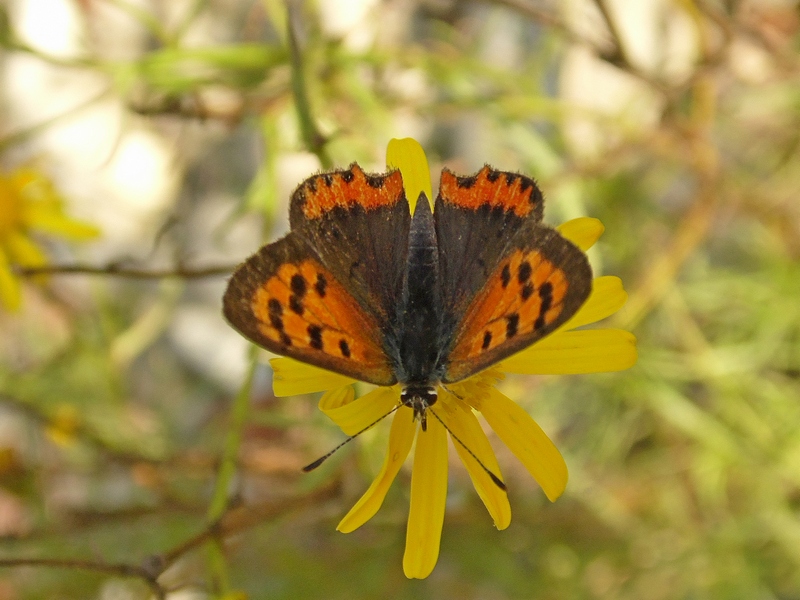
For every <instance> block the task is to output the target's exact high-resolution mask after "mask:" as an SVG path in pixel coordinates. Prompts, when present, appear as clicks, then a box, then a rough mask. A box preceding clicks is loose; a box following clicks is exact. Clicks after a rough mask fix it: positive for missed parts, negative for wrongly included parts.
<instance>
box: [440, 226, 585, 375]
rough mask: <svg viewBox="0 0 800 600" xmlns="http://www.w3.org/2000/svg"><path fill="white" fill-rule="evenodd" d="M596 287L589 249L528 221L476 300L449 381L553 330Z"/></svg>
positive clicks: (454, 349) (453, 354) (460, 330)
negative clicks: (587, 253)
mask: <svg viewBox="0 0 800 600" xmlns="http://www.w3.org/2000/svg"><path fill="white" fill-rule="evenodd" d="M591 286H592V272H591V268H590V267H589V263H588V261H587V259H586V255H585V254H584V253H583V252H581V251H580V250H579V249H578V248H577V247H576V246H574V245H573V244H572V243H571V242H569V241H567V240H566V239H564V238H563V237H562V236H561V235H560V234H559V233H558V232H556V231H555V230H553V229H551V228H549V227H546V226H544V225H541V224H538V223H535V222H529V223H527V224H526V225H525V226H524V227H522V228H521V229H520V230H519V231H517V233H516V234H515V235H514V236H513V237H512V239H511V243H510V244H509V245H508V246H506V249H505V252H504V254H503V255H502V256H501V257H500V258H499V260H498V261H497V263H496V264H495V265H494V268H493V269H492V271H491V273H490V274H489V276H488V277H487V278H486V279H485V280H484V282H483V284H482V285H481V286H480V289H479V291H478V292H477V294H476V295H475V296H474V297H473V298H472V300H471V301H470V303H469V306H468V308H467V309H466V311H465V313H464V316H463V319H462V320H461V321H460V324H459V325H458V326H457V328H456V330H455V334H454V336H453V338H452V342H451V346H450V350H449V353H448V355H447V364H446V370H445V374H444V381H445V382H454V381H460V380H462V379H465V378H466V377H469V376H470V375H472V374H474V373H477V372H478V371H481V370H483V369H485V368H487V367H489V366H491V365H492V364H494V363H496V362H499V361H501V360H502V359H504V358H506V357H508V356H510V355H511V354H514V353H516V352H519V351H520V350H522V349H524V348H526V347H527V346H529V345H531V344H532V343H534V342H535V341H537V340H539V339H541V338H542V337H544V336H546V335H547V334H549V333H551V332H552V331H554V330H555V329H556V328H558V327H559V326H560V325H562V324H563V323H564V322H565V321H566V320H567V319H569V317H571V316H572V315H573V314H575V312H576V311H577V310H578V308H580V306H581V305H582V304H583V303H584V302H585V301H586V298H587V297H588V296H589V292H590V291H591Z"/></svg>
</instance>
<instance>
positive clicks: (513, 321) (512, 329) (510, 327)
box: [506, 313, 519, 339]
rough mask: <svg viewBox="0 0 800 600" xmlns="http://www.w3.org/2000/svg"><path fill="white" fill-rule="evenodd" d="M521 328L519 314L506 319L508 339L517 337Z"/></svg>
mask: <svg viewBox="0 0 800 600" xmlns="http://www.w3.org/2000/svg"><path fill="white" fill-rule="evenodd" d="M518 328H519V314H517V313H513V314H510V315H508V316H507V317H506V339H511V338H512V337H514V336H515V335H517V329H518Z"/></svg>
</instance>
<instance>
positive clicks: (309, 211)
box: [289, 163, 411, 331]
mask: <svg viewBox="0 0 800 600" xmlns="http://www.w3.org/2000/svg"><path fill="white" fill-rule="evenodd" d="M289 219H290V223H291V227H292V231H293V232H295V233H297V234H298V235H299V236H301V237H302V238H304V239H305V240H306V241H307V242H308V244H309V245H310V246H311V247H312V248H314V250H315V251H316V253H317V255H318V256H319V258H320V260H321V261H322V263H323V264H324V265H325V266H326V267H327V268H328V269H329V270H330V271H331V272H332V273H333V274H334V275H335V276H336V277H337V278H338V279H339V281H341V282H342V284H343V285H344V286H345V287H346V288H347V290H348V291H349V292H350V293H351V294H352V295H353V297H354V298H355V299H356V300H357V301H358V303H359V304H360V305H361V306H362V307H364V308H366V309H367V310H368V311H369V312H371V313H372V314H373V315H374V316H375V318H376V319H377V320H378V324H379V326H380V327H381V329H382V330H383V331H387V330H388V328H390V327H391V320H392V319H393V318H394V317H395V309H396V304H397V301H398V298H399V297H400V295H401V292H402V287H403V275H404V273H405V268H406V261H407V257H408V235H409V229H410V225H411V212H410V208H409V205H408V201H407V200H406V196H405V192H404V190H403V178H402V176H401V174H400V171H392V172H390V173H384V174H367V173H364V171H363V170H362V169H361V167H359V166H358V165H357V164H355V163H353V164H352V165H351V166H350V168H349V169H346V170H343V171H333V172H331V173H323V174H321V175H317V176H315V177H312V178H310V179H308V180H306V181H305V182H304V183H303V184H302V185H300V186H299V187H298V188H297V190H296V191H295V193H294V194H293V195H292V201H291V207H290V210H289Z"/></svg>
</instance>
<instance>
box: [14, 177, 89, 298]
mask: <svg viewBox="0 0 800 600" xmlns="http://www.w3.org/2000/svg"><path fill="white" fill-rule="evenodd" d="M61 205H62V202H61V198H60V197H59V196H58V193H57V192H56V191H55V189H53V185H52V183H50V181H49V180H48V179H47V178H46V177H45V176H44V175H42V174H40V173H38V172H37V171H34V170H33V169H29V168H21V169H17V170H16V171H14V172H12V173H10V174H8V175H6V174H3V173H0V303H1V304H3V305H4V306H5V307H6V308H7V309H9V310H16V309H17V308H19V305H20V301H21V293H20V281H19V279H18V278H17V277H16V275H15V274H14V272H13V270H12V266H15V265H16V266H21V267H42V266H44V265H46V264H47V257H46V256H45V254H44V252H43V251H42V249H41V248H40V247H39V245H38V244H37V243H36V242H35V241H34V240H33V239H32V237H31V234H33V233H40V234H43V235H54V236H59V237H62V238H66V239H71V240H85V239H89V238H93V237H95V236H97V235H98V234H99V233H100V232H99V230H98V229H97V228H96V227H94V226H92V225H88V224H86V223H81V222H80V221H75V220H73V219H70V218H69V217H67V216H65V215H64V212H63V209H62V206H61Z"/></svg>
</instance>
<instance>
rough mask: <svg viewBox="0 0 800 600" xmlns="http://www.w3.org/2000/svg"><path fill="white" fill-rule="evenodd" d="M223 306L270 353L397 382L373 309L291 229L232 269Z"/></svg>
mask: <svg viewBox="0 0 800 600" xmlns="http://www.w3.org/2000/svg"><path fill="white" fill-rule="evenodd" d="M223 313H224V315H225V317H226V318H227V319H228V321H229V322H230V323H231V325H233V327H234V328H235V329H237V330H238V331H239V332H240V333H242V335H244V336H245V337H246V338H248V339H249V340H251V341H252V342H254V343H256V344H257V345H259V346H261V347H263V348H266V349H267V350H270V351H272V352H275V353H276V354H282V355H284V356H289V357H291V358H295V359H297V360H300V361H302V362H306V363H309V364H312V365H315V366H317V367H321V368H323V369H328V370H330V371H334V372H337V373H340V374H342V375H347V376H350V377H353V378H355V379H359V380H361V381H367V382H369V383H374V384H376V385H393V384H394V383H395V382H396V378H395V376H394V372H393V369H392V366H391V364H390V361H389V359H388V357H387V356H386V352H385V351H384V348H383V345H382V336H381V331H380V329H379V326H378V323H377V321H376V318H375V316H374V315H372V314H370V313H369V312H368V311H365V310H364V309H363V308H362V307H361V305H360V303H359V301H358V300H357V299H356V298H354V297H353V296H352V295H351V294H350V293H349V292H348V290H347V289H346V287H345V286H344V285H343V284H342V283H341V282H340V281H339V280H338V278H337V277H336V276H335V275H334V273H332V272H331V271H330V270H329V269H328V268H327V267H325V266H324V264H323V263H322V261H321V260H320V259H319V257H318V256H317V255H316V253H315V252H314V251H313V250H312V249H311V248H310V247H309V246H308V244H307V243H306V242H305V240H303V239H302V238H300V237H299V236H297V235H296V234H295V233H290V234H289V235H287V236H286V237H284V238H283V239H281V240H278V241H277V242H274V243H272V244H268V245H266V246H264V247H263V248H261V250H259V251H258V252H257V253H256V254H254V255H253V256H251V257H250V258H249V259H248V260H247V261H245V262H244V263H243V264H242V265H240V266H239V267H238V268H237V269H236V271H235V272H234V274H233V276H232V277H231V279H230V281H229V282H228V288H227V290H226V291H225V295H224V297H223Z"/></svg>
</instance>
